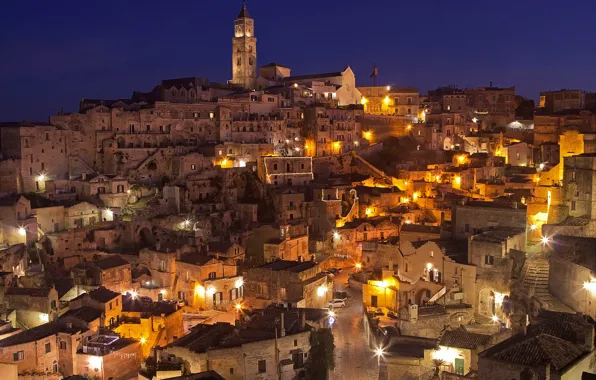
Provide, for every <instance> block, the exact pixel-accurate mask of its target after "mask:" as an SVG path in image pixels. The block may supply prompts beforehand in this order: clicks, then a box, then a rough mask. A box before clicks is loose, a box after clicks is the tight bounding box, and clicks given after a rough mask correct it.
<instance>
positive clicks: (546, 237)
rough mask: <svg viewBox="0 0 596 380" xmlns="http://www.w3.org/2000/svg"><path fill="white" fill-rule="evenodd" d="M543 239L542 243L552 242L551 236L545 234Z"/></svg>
mask: <svg viewBox="0 0 596 380" xmlns="http://www.w3.org/2000/svg"><path fill="white" fill-rule="evenodd" d="M541 241H542V244H544V245H547V244H548V243H549V242H550V238H549V237H548V236H543V237H542V239H541Z"/></svg>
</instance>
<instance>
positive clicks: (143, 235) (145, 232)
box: [139, 227, 155, 247]
mask: <svg viewBox="0 0 596 380" xmlns="http://www.w3.org/2000/svg"><path fill="white" fill-rule="evenodd" d="M139 241H140V242H141V246H142V247H153V246H154V245H155V236H153V233H151V230H149V228H147V227H143V228H141V230H140V231H139Z"/></svg>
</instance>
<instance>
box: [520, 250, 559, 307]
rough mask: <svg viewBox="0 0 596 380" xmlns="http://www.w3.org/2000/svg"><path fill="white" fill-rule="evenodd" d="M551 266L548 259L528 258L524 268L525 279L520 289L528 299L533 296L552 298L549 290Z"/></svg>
mask: <svg viewBox="0 0 596 380" xmlns="http://www.w3.org/2000/svg"><path fill="white" fill-rule="evenodd" d="M548 274H549V266H548V260H546V259H528V260H526V262H525V264H524V268H523V269H522V275H523V281H522V283H521V287H520V291H521V293H522V295H523V296H524V297H527V298H528V299H529V298H531V297H532V296H534V297H536V298H538V299H541V300H543V299H545V298H551V297H552V296H551V294H550V292H549V291H548Z"/></svg>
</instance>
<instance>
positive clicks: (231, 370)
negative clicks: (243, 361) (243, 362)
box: [230, 367, 234, 375]
mask: <svg viewBox="0 0 596 380" xmlns="http://www.w3.org/2000/svg"><path fill="white" fill-rule="evenodd" d="M233 374H234V368H233V367H230V375H233Z"/></svg>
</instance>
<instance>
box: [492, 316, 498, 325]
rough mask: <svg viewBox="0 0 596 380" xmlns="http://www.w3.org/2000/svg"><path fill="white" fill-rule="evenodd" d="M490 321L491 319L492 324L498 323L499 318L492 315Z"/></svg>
mask: <svg viewBox="0 0 596 380" xmlns="http://www.w3.org/2000/svg"><path fill="white" fill-rule="evenodd" d="M491 319H492V320H493V322H495V323H497V322H499V317H497V316H496V315H493V316H492V317H491Z"/></svg>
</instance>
